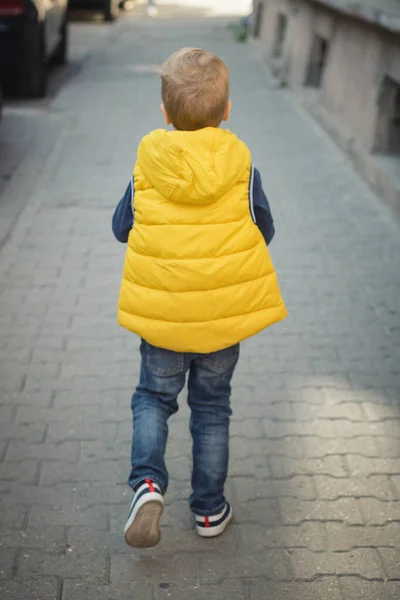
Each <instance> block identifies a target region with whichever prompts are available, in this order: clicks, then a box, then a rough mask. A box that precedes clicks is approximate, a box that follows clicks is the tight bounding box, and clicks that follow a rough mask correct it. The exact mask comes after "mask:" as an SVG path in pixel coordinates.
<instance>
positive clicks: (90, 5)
mask: <svg viewBox="0 0 400 600" xmlns="http://www.w3.org/2000/svg"><path fill="white" fill-rule="evenodd" d="M121 4H124V2H121V0H70V1H69V7H70V9H72V10H80V9H83V10H99V11H101V12H102V13H103V16H104V20H105V21H114V20H115V19H116V18H117V17H118V14H119V9H120V6H121Z"/></svg>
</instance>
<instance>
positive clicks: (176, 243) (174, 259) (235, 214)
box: [118, 127, 287, 353]
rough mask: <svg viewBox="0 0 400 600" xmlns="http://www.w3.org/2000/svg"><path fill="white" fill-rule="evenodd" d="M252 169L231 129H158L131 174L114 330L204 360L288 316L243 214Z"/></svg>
mask: <svg viewBox="0 0 400 600" xmlns="http://www.w3.org/2000/svg"><path fill="white" fill-rule="evenodd" d="M251 171H252V165H251V157H250V152H249V150H248V148H247V147H246V145H245V144H244V143H243V142H241V141H240V140H239V139H238V138H237V137H236V136H235V135H233V134H232V133H230V132H229V131H225V130H222V129H217V128H213V127H209V128H206V129H201V130H199V131H190V132H188V131H165V130H156V131H153V132H152V133H151V134H149V135H147V136H146V137H144V138H143V140H142V142H141V144H140V146H139V149H138V160H137V163H136V166H135V170H134V184H135V199H134V211H135V221H134V226H133V229H132V230H131V232H130V234H129V240H128V248H127V252H126V258H125V266H124V274H123V280H122V286H121V292H120V298H119V313H118V320H119V323H120V324H121V325H122V326H124V327H126V328H127V329H129V330H130V331H133V332H135V333H137V334H138V335H140V336H141V337H142V338H143V339H145V340H146V341H147V342H149V343H150V344H153V345H154V346H158V347H160V348H165V349H168V350H174V351H176V352H199V353H209V352H214V351H216V350H222V349H223V348H226V347H228V346H232V345H234V344H236V343H238V342H240V341H242V340H244V339H245V338H248V337H250V336H252V335H254V334H255V333H257V332H259V331H261V330H262V329H264V328H265V327H268V325H271V324H272V323H275V322H277V321H280V320H281V319H284V318H285V317H286V315H287V311H286V308H285V305H284V303H283V301H282V298H281V295H280V292H279V286H278V281H277V277H276V274H275V271H274V267H273V264H272V262H271V259H270V256H269V252H268V249H267V247H266V244H265V241H264V238H263V236H262V234H261V232H260V231H259V229H258V227H257V226H256V225H255V224H254V222H253V220H252V217H251V213H250V208H249V184H250V177H251Z"/></svg>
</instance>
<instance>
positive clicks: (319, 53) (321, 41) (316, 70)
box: [306, 35, 329, 87]
mask: <svg viewBox="0 0 400 600" xmlns="http://www.w3.org/2000/svg"><path fill="white" fill-rule="evenodd" d="M328 53H329V42H328V40H327V39H325V38H323V37H321V36H320V35H315V36H314V40H313V44H312V48H311V56H310V62H309V65H308V73H307V78H306V85H309V86H311V87H320V85H321V83H322V78H323V76H324V71H325V67H326V63H327V60H328Z"/></svg>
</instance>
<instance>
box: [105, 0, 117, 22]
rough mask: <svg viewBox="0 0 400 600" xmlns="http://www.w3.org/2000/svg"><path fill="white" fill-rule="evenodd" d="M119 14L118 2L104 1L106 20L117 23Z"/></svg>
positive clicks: (112, 0) (113, 0) (114, 0)
mask: <svg viewBox="0 0 400 600" xmlns="http://www.w3.org/2000/svg"><path fill="white" fill-rule="evenodd" d="M118 13H119V3H118V2H116V0H104V20H105V21H115V19H116V18H117V17H118Z"/></svg>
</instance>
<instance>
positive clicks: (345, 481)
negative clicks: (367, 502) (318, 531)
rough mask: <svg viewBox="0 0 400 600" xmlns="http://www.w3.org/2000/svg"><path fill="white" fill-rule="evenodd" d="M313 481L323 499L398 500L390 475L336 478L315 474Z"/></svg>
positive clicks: (319, 496)
mask: <svg viewBox="0 0 400 600" xmlns="http://www.w3.org/2000/svg"><path fill="white" fill-rule="evenodd" d="M313 483H314V485H315V487H316V489H317V495H318V498H320V499H321V500H337V499H338V498H343V497H353V498H361V497H363V496H364V497H366V498H370V497H375V498H378V499H379V500H397V494H396V493H395V491H394V489H393V486H392V485H391V481H390V479H389V477H387V476H386V475H372V476H371V477H362V478H359V477H348V478H341V479H338V478H335V477H330V476H326V475H315V476H314V477H313Z"/></svg>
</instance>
